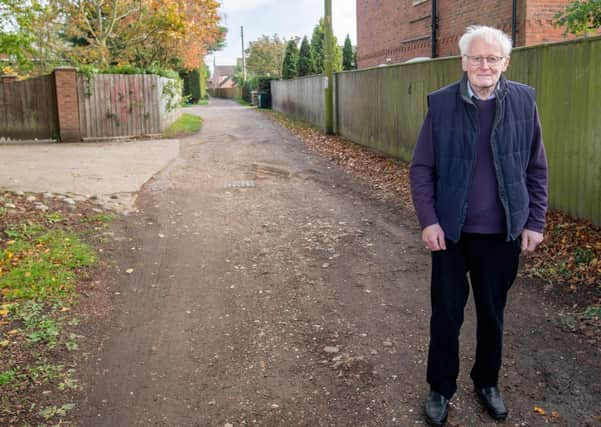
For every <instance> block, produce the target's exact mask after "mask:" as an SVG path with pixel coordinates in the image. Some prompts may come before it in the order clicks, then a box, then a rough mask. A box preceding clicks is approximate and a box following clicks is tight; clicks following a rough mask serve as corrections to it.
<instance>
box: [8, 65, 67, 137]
mask: <svg viewBox="0 0 601 427" xmlns="http://www.w3.org/2000/svg"><path fill="white" fill-rule="evenodd" d="M57 135H58V117H57V110H56V95H55V91H54V76H53V75H48V76H42V77H36V78H33V79H29V80H23V81H11V82H4V83H3V82H2V81H0V138H7V139H25V140H27V139H55V138H56V137H57Z"/></svg>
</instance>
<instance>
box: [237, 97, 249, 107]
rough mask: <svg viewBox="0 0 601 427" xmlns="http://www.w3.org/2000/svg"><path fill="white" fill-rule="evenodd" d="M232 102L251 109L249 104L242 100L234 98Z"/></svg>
mask: <svg viewBox="0 0 601 427" xmlns="http://www.w3.org/2000/svg"><path fill="white" fill-rule="evenodd" d="M234 101H236V102H237V103H238V104H240V105H243V106H245V107H252V104H251V103H250V102H247V101H246V100H245V99H244V98H234Z"/></svg>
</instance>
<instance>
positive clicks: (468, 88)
mask: <svg viewBox="0 0 601 427" xmlns="http://www.w3.org/2000/svg"><path fill="white" fill-rule="evenodd" d="M498 88H499V82H497V86H496V87H495V90H493V91H492V93H491V94H490V96H489V97H488V98H486V99H483V100H482V101H489V100H491V99H495V98H496V97H497V95H496V93H497V89H498ZM467 93H468V95H469V96H470V98H476V99H478V100H480V98H478V95H476V93H475V92H474V91H473V90H472V85H471V83H470V81H469V80H468V81H467Z"/></svg>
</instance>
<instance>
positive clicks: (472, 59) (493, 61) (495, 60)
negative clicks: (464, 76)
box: [463, 55, 505, 65]
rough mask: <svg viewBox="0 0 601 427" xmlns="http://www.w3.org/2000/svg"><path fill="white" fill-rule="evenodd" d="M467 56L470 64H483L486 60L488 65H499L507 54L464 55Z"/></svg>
mask: <svg viewBox="0 0 601 427" xmlns="http://www.w3.org/2000/svg"><path fill="white" fill-rule="evenodd" d="M463 56H464V57H465V58H467V61H468V62H469V64H470V65H481V64H484V61H486V63H487V64H488V65H498V64H499V63H500V62H501V61H502V60H503V59H505V56H494V55H489V56H470V55H463Z"/></svg>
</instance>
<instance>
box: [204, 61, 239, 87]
mask: <svg viewBox="0 0 601 427" xmlns="http://www.w3.org/2000/svg"><path fill="white" fill-rule="evenodd" d="M235 70H236V66H235V65H216V66H215V67H214V70H213V77H212V78H211V79H210V80H209V86H210V87H212V88H213V89H218V88H219V89H225V88H232V87H235V86H236V83H235V82H234V80H233V77H234V72H235Z"/></svg>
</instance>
